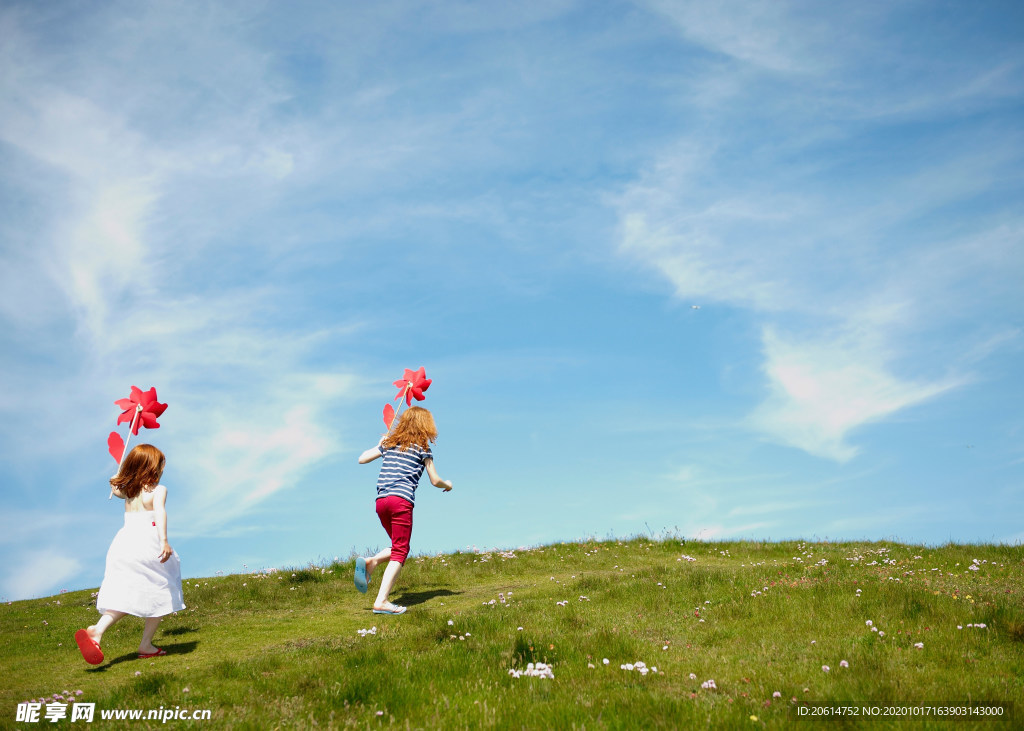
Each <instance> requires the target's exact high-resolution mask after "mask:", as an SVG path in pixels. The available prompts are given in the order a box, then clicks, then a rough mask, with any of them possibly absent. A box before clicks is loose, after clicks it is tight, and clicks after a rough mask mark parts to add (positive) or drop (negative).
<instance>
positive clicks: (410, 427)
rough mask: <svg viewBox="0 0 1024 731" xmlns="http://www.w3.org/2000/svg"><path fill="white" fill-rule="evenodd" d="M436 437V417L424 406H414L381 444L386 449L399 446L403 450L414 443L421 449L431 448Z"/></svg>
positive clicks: (403, 415)
mask: <svg viewBox="0 0 1024 731" xmlns="http://www.w3.org/2000/svg"><path fill="white" fill-rule="evenodd" d="M436 439H437V427H436V426H434V417H433V416H432V415H431V413H430V412H429V411H427V410H426V409H424V408H423V407H421V406H413V407H411V408H409V409H408V410H407V411H406V412H405V413H404V414H402V418H401V419H399V420H398V426H396V427H395V430H394V431H393V432H391V433H390V434H388V435H387V436H386V437H385V438H384V441H383V442H381V445H380V446H382V447H384V449H390V448H392V447H398V448H399V449H400V450H401V451H403V452H404V451H406V450H407V449H408V448H409V447H411V446H413V445H414V444H415V445H416V446H418V447H419V448H420V449H430V444H431V442H433V441H435V440H436Z"/></svg>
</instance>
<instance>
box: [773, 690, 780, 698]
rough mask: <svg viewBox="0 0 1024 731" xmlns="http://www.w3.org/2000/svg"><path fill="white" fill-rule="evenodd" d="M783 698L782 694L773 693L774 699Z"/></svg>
mask: <svg viewBox="0 0 1024 731" xmlns="http://www.w3.org/2000/svg"><path fill="white" fill-rule="evenodd" d="M781 697H782V693H780V692H779V691H775V692H774V693H772V698H781Z"/></svg>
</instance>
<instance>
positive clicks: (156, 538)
mask: <svg viewBox="0 0 1024 731" xmlns="http://www.w3.org/2000/svg"><path fill="white" fill-rule="evenodd" d="M165 462H166V460H165V458H164V455H163V453H162V452H161V451H160V450H159V449H157V448H156V447H154V446H152V445H150V444H140V445H139V446H137V447H135V448H134V449H133V450H132V451H131V452H129V453H128V456H127V457H125V458H124V462H123V463H122V464H121V469H120V470H119V471H118V473H117V475H116V476H114V477H112V478H111V479H110V484H111V486H112V487H113V488H114V494H115V495H117V496H118V497H119V498H122V499H123V500H124V527H123V528H122V529H121V530H120V531H118V533H117V535H116V536H114V541H113V543H111V544H110V550H108V551H107V566H106V571H105V572H104V574H103V584H102V585H101V586H100V593H99V596H97V597H96V609H97V610H99V612H100V614H101V615H102V616H101V617H100V621H99V622H97V623H96V624H94V625H92V626H91V627H89V628H87V629H80V630H78V631H77V632H76V633H75V642H77V643H78V648H79V649H80V650H81V651H82V657H83V658H85V661H86V662H88V663H91V664H92V665H99V664H100V663H101V662H103V651H102V650H100V642H101V641H102V639H103V633H104V632H106V631H107V630H108V629H110V626H111V625H113V624H114V623H115V622H117V621H118V620H120V619H121V618H122V617H124V616H125V615H127V614H133V615H135V616H136V617H144V618H145V620H146V624H145V627H144V628H143V630H142V641H141V642H140V643H139V657H140V658H147V657H158V656H160V655H166V654H167V653H166V652H165V651H164V650H162V649H160V648H158V647H155V646H154V645H153V635H154V634H156V630H157V627H158V626H159V625H160V620H161V619H162V618H163V617H164V615H166V614H170V613H171V612H177V611H180V610H182V609H184V608H185V602H184V600H183V599H182V594H181V561H180V559H179V558H178V554H177V553H175V552H174V549H172V548H171V546H170V544H169V543H168V542H167V510H166V509H165V505H166V503H167V488H166V487H164V486H163V485H161V484H160V477H161V475H163V472H164V464H165Z"/></svg>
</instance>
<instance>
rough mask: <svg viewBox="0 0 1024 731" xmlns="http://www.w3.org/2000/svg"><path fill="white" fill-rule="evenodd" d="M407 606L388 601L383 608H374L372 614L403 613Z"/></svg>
mask: <svg viewBox="0 0 1024 731" xmlns="http://www.w3.org/2000/svg"><path fill="white" fill-rule="evenodd" d="M406 609H407V607H400V606H398V605H397V604H391V603H390V602H388V606H387V607H385V608H384V609H374V610H373V613H374V614H405V610H406Z"/></svg>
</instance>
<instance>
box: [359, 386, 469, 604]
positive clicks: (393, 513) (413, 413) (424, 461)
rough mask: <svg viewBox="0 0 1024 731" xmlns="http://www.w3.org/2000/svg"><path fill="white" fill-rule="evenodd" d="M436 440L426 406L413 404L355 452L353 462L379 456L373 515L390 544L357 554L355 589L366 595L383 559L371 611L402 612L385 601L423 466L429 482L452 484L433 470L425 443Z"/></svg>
mask: <svg viewBox="0 0 1024 731" xmlns="http://www.w3.org/2000/svg"><path fill="white" fill-rule="evenodd" d="M436 439H437V427H436V426H434V417H433V416H431V415H430V412H429V411H427V410H426V409H424V408H421V407H419V406H413V407H412V408H410V409H409V410H408V411H406V412H405V413H404V414H402V418H401V419H399V421H398V426H397V427H396V428H395V429H394V431H392V432H391V433H390V434H385V435H384V436H383V437H381V440H380V441H379V442H378V443H377V446H376V447H372V448H371V449H367V450H366V451H365V452H363V453H362V454H361V455H359V464H366V463H368V462H372V461H373V460H375V459H377V458H378V457H383V458H384V461H383V463H382V464H381V466H380V476H379V477H378V478H377V516H378V517H379V518H380V522H381V525H383V526H384V530H386V531H387V532H388V537H389V538H390V539H391V548H385V549H384V550H383V551H381V552H380V553H378V554H377V555H376V556H371V557H370V558H363V557H361V556H360V557H359V558H357V559H356V571H355V584H356V588H357V589H359V591H361V592H363V593H366V589H367V586H368V584H369V581H370V574H372V573H373V571H374V570H375V569H376V568H377V567H378V566H379V565H380V564H382V563H384V562H387V568H385V569H384V576H383V577H382V578H381V580H380V590H379V591H378V592H377V600H376V601H375V602H374V603H373V612H374V614H403V613H404V612H405V610H406V607H400V606H398V605H396V604H392V603H391V602H390V601H388V596H389V595H390V594H391V589H392V587H394V585H395V581H396V580H397V579H398V574H399V573H400V572H401V570H402V565H403V564H404V563H405V559H406V557H407V556H408V555H409V538H410V537H411V536H412V509H413V504H414V502H415V500H416V487H417V486H418V485H419V481H420V477H421V476H422V475H423V470H424V469H426V470H427V476H428V477H429V478H430V484H432V485H434V486H435V487H439V488H441V489H442V490H444V491H445V492H448V491H449V490H451V489H452V483H451V482H450V481H449V480H442V479H441V478H440V477H439V476H438V474H437V470H436V469H435V468H434V455H433V453H432V452H431V451H430V444H431V442H433V441H435V440H436Z"/></svg>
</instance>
